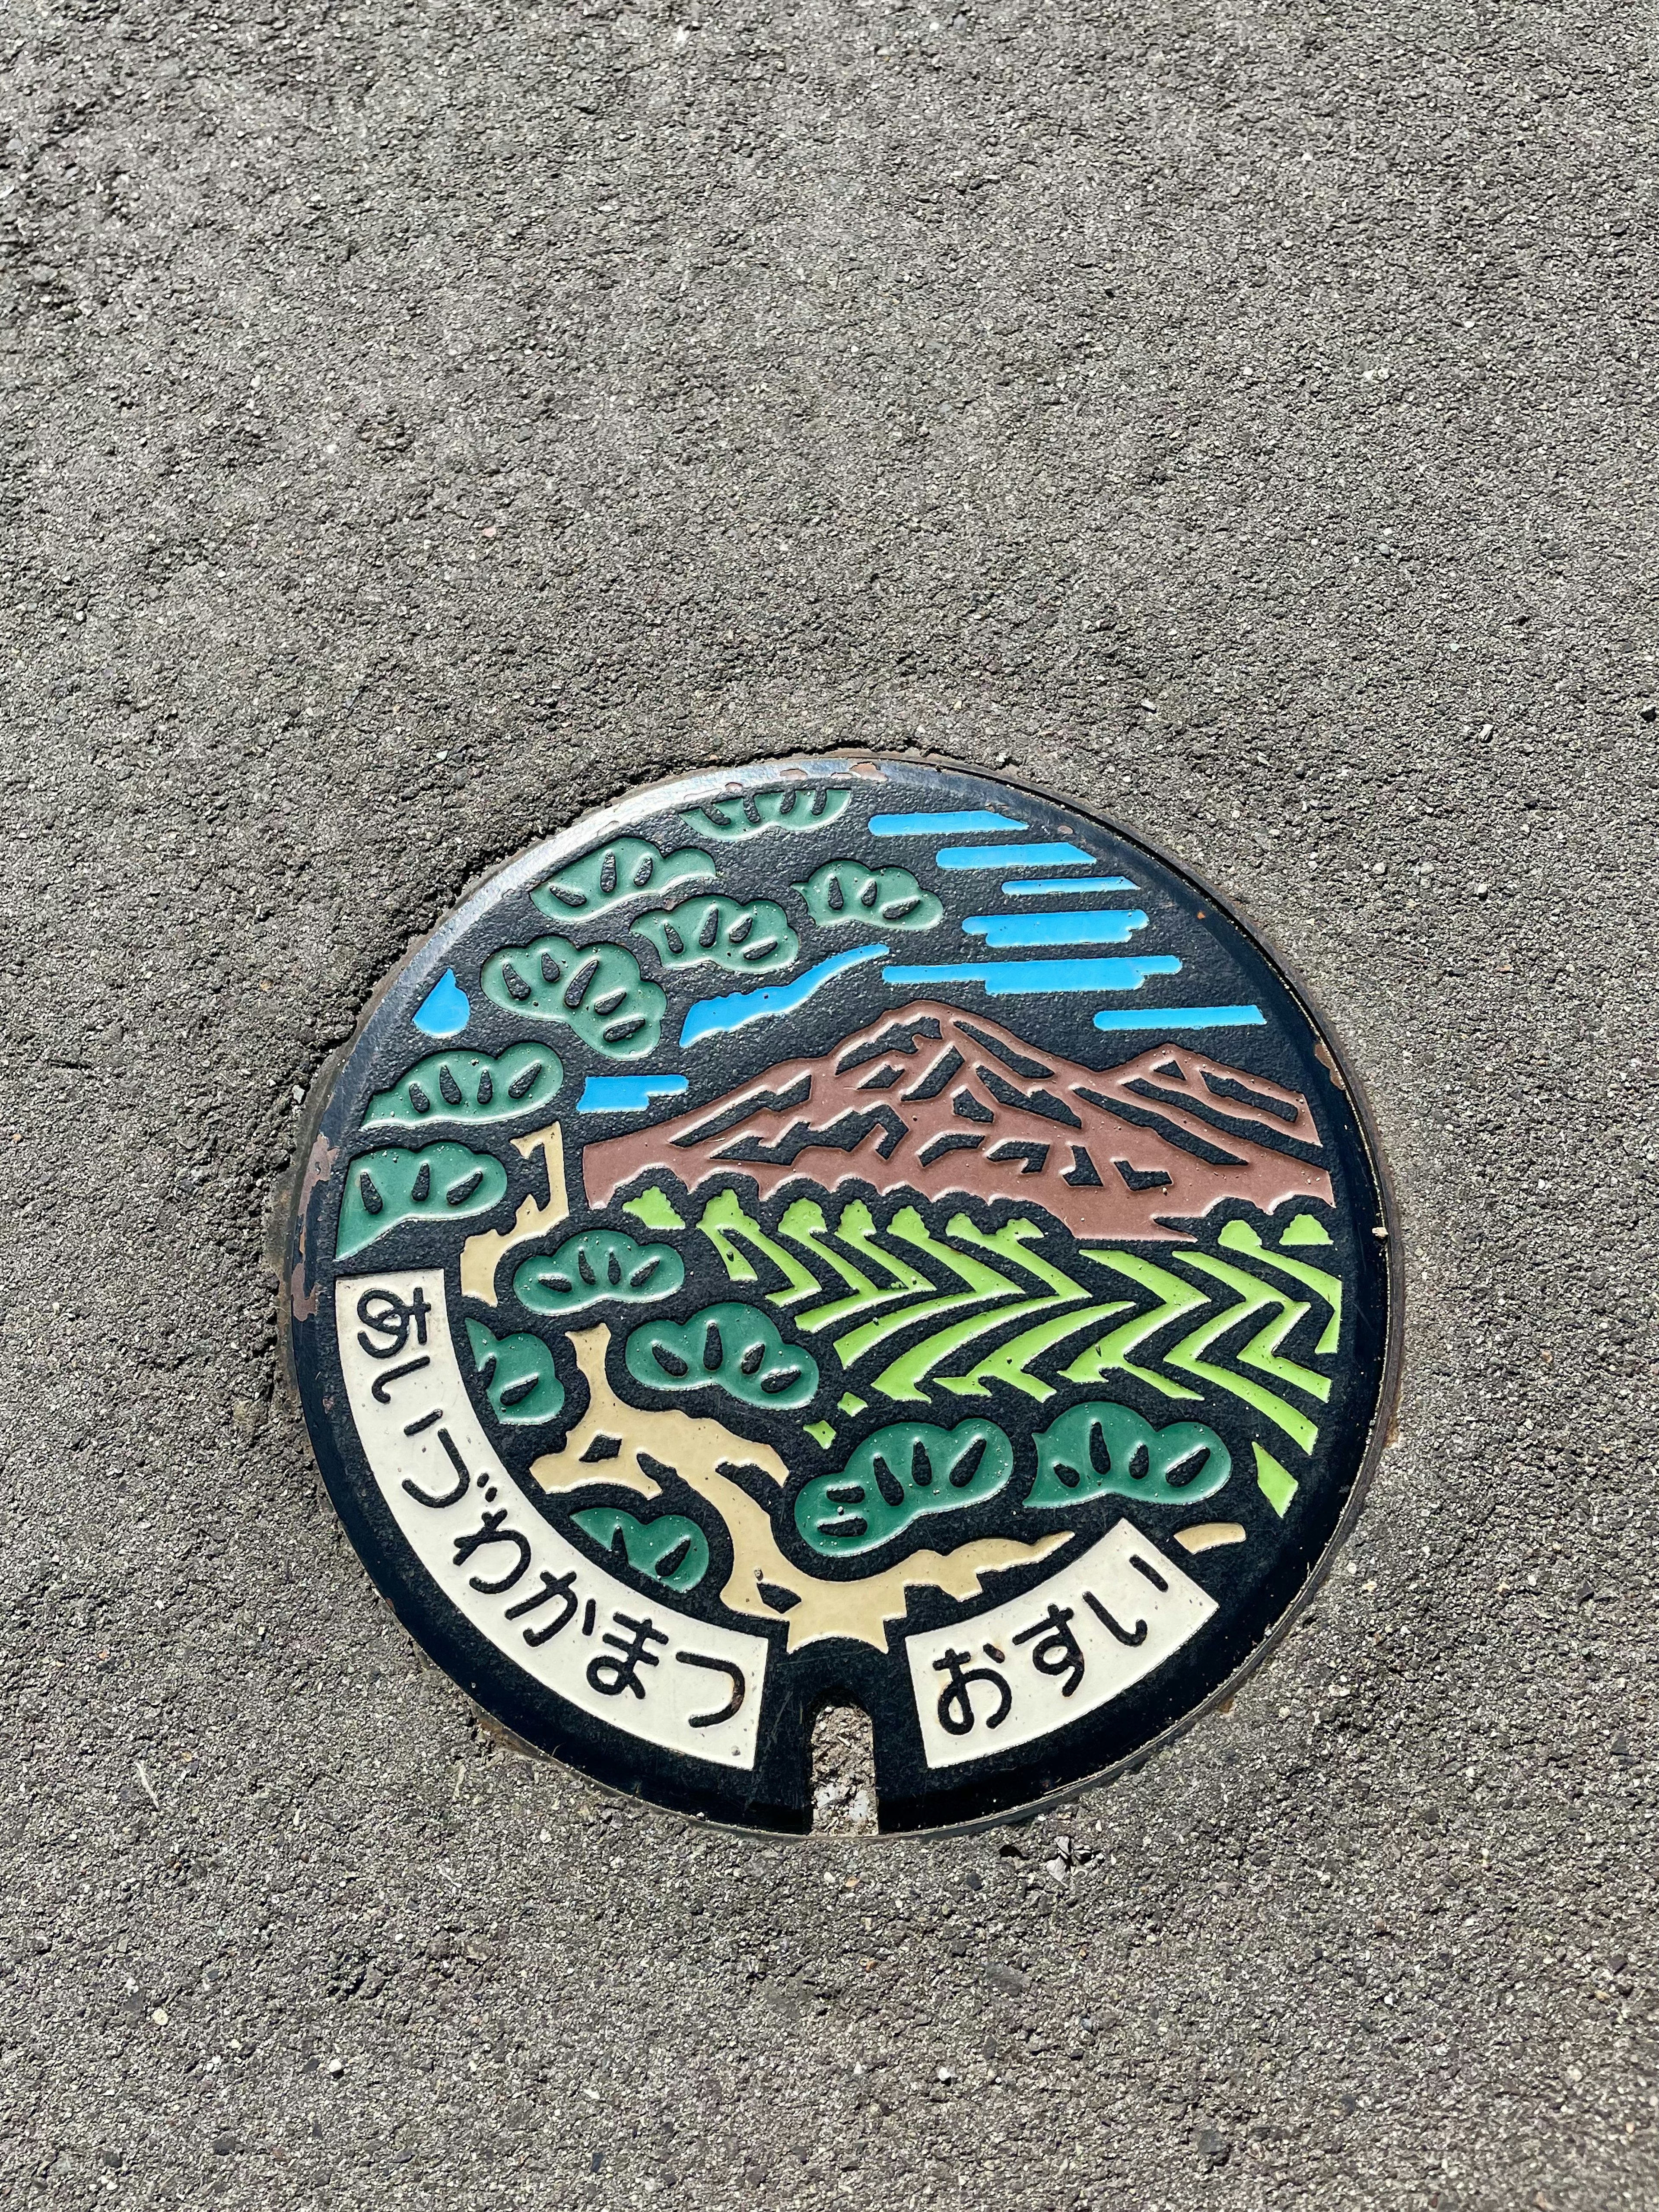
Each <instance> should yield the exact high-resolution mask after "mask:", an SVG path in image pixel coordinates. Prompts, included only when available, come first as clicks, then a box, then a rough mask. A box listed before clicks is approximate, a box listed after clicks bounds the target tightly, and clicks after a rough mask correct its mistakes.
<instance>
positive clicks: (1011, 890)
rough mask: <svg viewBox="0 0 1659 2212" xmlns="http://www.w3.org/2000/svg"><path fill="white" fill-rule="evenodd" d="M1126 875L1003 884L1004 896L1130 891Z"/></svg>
mask: <svg viewBox="0 0 1659 2212" xmlns="http://www.w3.org/2000/svg"><path fill="white" fill-rule="evenodd" d="M1135 888H1136V887H1135V885H1134V884H1132V883H1131V882H1130V880H1129V878H1128V877H1127V876H1061V877H1060V878H1058V879H1057V881H1055V882H1054V883H1052V884H1020V883H1013V884H1004V885H1003V886H1002V896H1004V898H1051V897H1052V896H1054V893H1055V892H1056V891H1065V892H1066V894H1067V895H1068V896H1069V895H1070V894H1071V893H1073V891H1132V890H1134V889H1135Z"/></svg>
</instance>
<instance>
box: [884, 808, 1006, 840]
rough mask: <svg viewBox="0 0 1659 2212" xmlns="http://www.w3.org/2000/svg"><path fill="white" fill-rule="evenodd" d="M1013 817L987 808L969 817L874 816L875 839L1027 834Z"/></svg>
mask: <svg viewBox="0 0 1659 2212" xmlns="http://www.w3.org/2000/svg"><path fill="white" fill-rule="evenodd" d="M1029 828H1030V823H1026V822H1016V821H1015V819H1014V817H1013V816H1012V814H990V813H987V811H985V809H984V808H983V807H981V808H980V809H979V810H978V811H976V812H974V813H968V814H872V816H871V817H870V835H871V836H872V837H958V836H968V835H969V832H970V831H972V830H975V829H1029Z"/></svg>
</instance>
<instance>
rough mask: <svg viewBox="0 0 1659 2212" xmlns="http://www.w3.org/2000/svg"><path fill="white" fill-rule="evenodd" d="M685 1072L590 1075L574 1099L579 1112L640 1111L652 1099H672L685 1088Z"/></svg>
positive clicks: (688, 1079) (687, 1079)
mask: <svg viewBox="0 0 1659 2212" xmlns="http://www.w3.org/2000/svg"><path fill="white" fill-rule="evenodd" d="M689 1082H690V1078H689V1077H687V1076H684V1075H590V1076H589V1077H588V1079H587V1081H586V1084H585V1085H583V1086H582V1095H581V1097H580V1098H579V1099H578V1100H577V1102H576V1111H577V1112H578V1113H579V1114H640V1113H643V1112H644V1110H645V1109H646V1108H647V1106H648V1105H649V1104H650V1103H651V1101H652V1100H653V1098H673V1097H678V1094H679V1093H680V1092H681V1091H684V1090H685V1089H686V1087H687V1085H688V1084H689Z"/></svg>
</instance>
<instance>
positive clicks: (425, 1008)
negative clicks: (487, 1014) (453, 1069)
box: [412, 968, 472, 1036]
mask: <svg viewBox="0 0 1659 2212" xmlns="http://www.w3.org/2000/svg"><path fill="white" fill-rule="evenodd" d="M412 1018H413V1020H414V1024H415V1026H416V1029H417V1030H420V1031H421V1033H422V1036H459V1035H460V1033H461V1031H462V1030H464V1029H465V1027H466V1025H467V1024H468V1023H469V1022H470V1021H471V1018H472V1002H471V1000H470V999H469V998H468V997H467V995H466V993H465V991H464V990H462V988H461V987H460V985H459V983H458V982H457V981H455V970H454V969H453V968H446V969H445V970H444V972H443V974H442V975H441V977H440V978H439V980H438V981H436V982H435V984H434V985H433V986H432V988H431V989H430V990H429V991H428V993H427V994H426V996H425V998H423V999H422V1001H421V1003H420V1005H419V1006H416V1009H415V1012H414V1015H413V1017H412Z"/></svg>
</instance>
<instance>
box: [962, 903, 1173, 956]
mask: <svg viewBox="0 0 1659 2212" xmlns="http://www.w3.org/2000/svg"><path fill="white" fill-rule="evenodd" d="M962 926H963V929H964V930H965V931H966V933H967V934H968V935H969V937H982V938H983V939H985V943H986V946H987V950H989V949H990V948H991V947H993V946H996V945H1127V943H1128V941H1129V939H1131V938H1132V937H1133V935H1134V933H1135V932H1136V930H1138V929H1145V928H1146V915H1144V914H1142V913H1141V911H1140V909H1139V908H1138V907H1135V908H1127V907H1118V908H1112V907H1103V908H1098V909H1097V911H1096V912H1094V913H1092V914H1091V913H1086V912H1085V913H1083V914H970V915H969V917H968V919H967V921H964V922H963V925H962Z"/></svg>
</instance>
